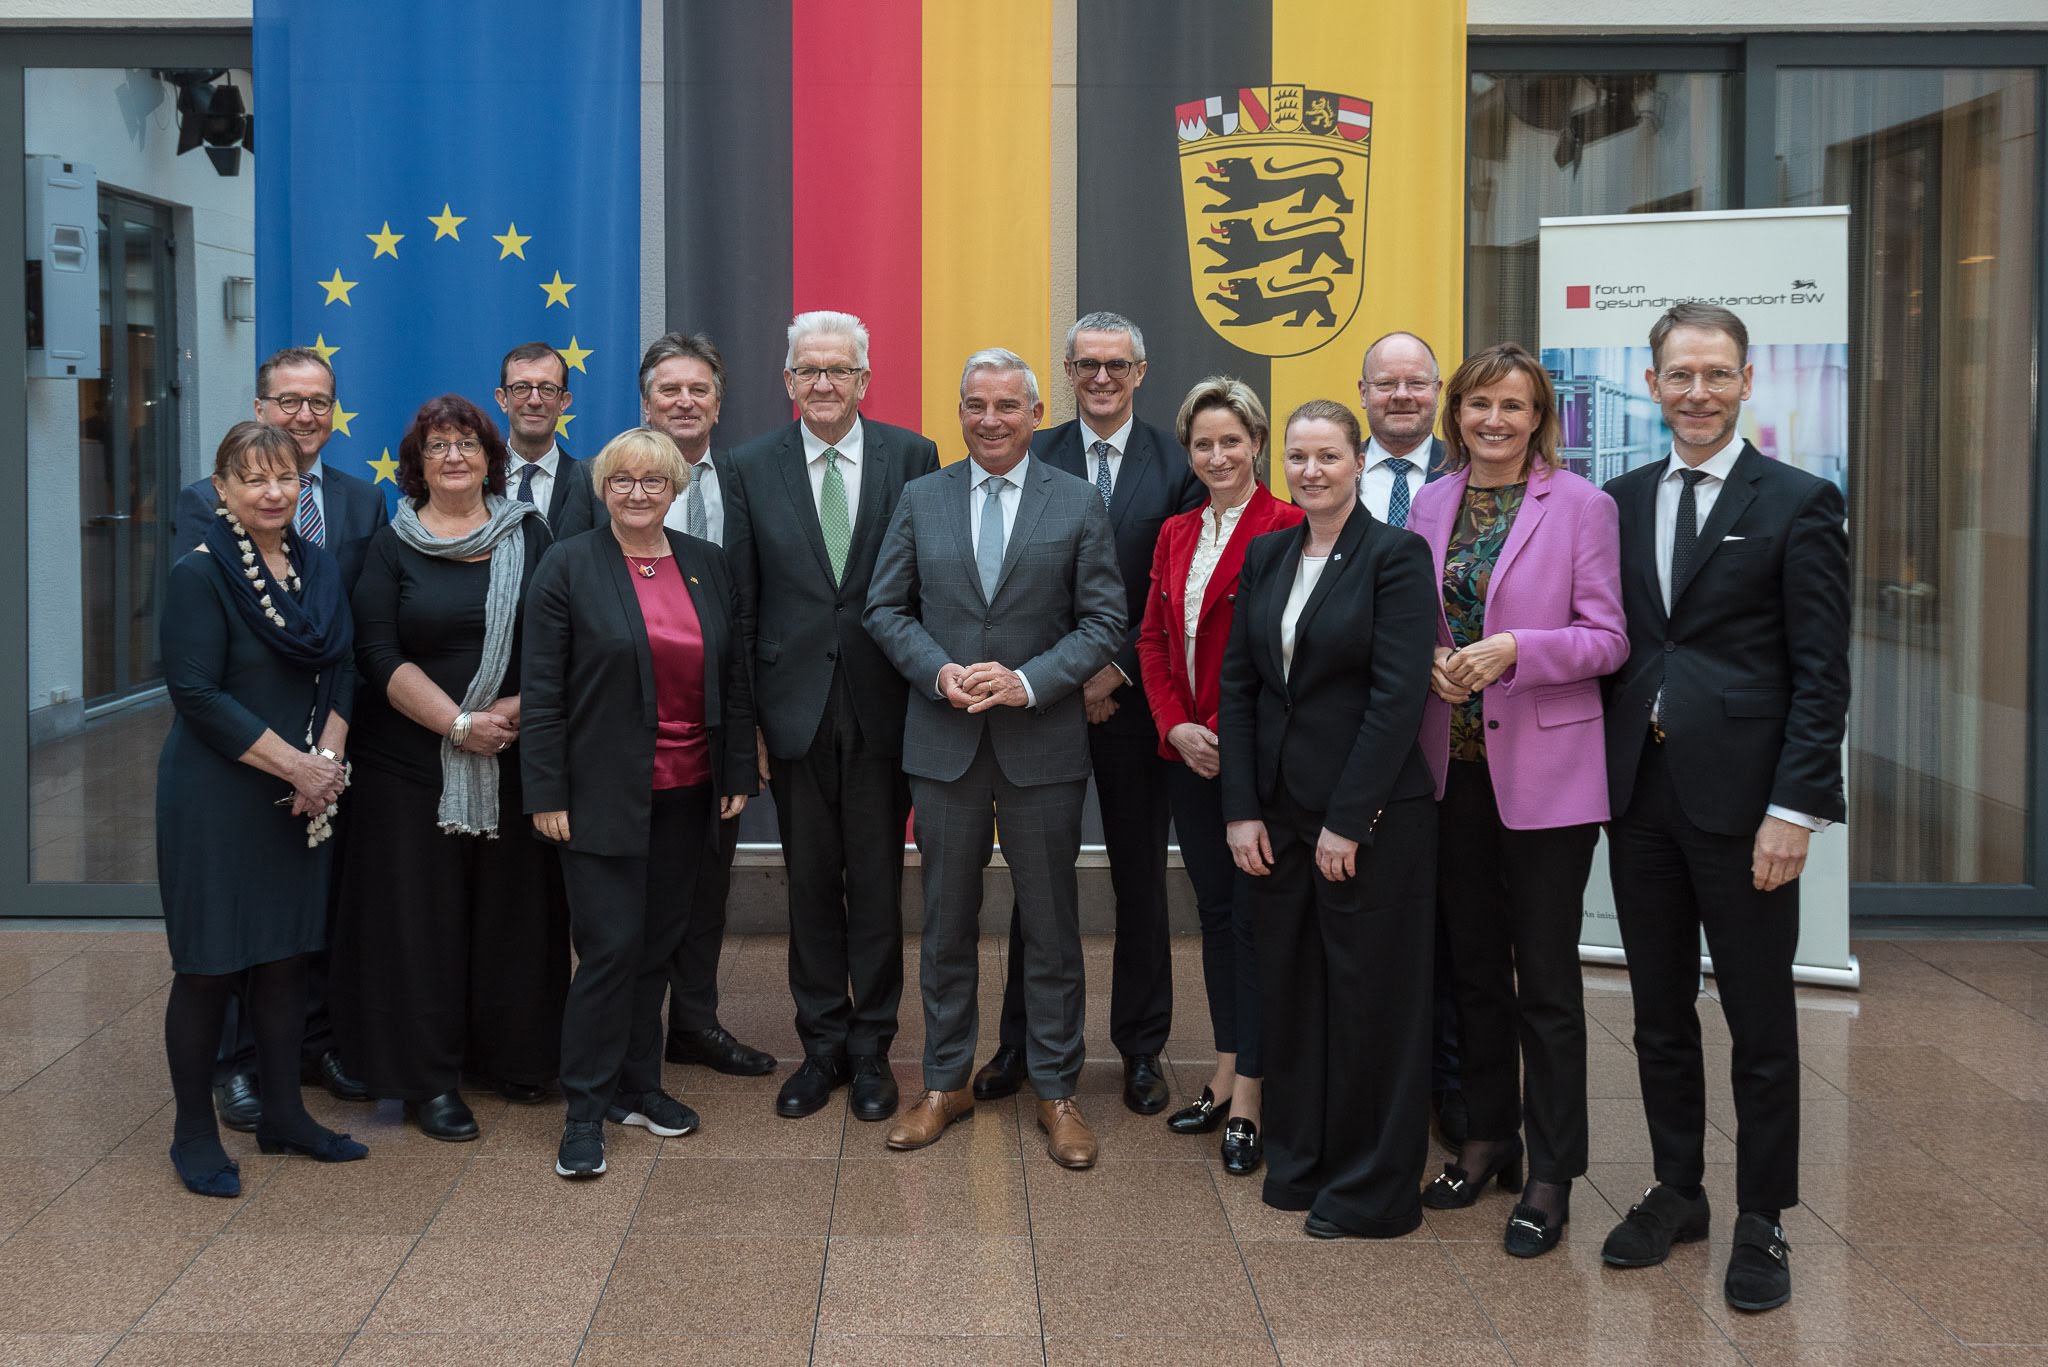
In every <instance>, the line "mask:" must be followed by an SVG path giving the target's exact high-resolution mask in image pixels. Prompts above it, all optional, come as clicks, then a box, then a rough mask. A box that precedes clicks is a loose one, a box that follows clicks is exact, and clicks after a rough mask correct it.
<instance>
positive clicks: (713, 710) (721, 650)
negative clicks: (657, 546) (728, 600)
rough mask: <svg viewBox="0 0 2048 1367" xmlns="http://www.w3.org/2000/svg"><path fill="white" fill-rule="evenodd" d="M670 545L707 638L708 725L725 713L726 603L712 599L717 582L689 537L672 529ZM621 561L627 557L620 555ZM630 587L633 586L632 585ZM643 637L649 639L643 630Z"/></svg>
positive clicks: (699, 632) (705, 702)
mask: <svg viewBox="0 0 2048 1367" xmlns="http://www.w3.org/2000/svg"><path fill="white" fill-rule="evenodd" d="M667 534H668V544H669V548H670V549H671V550H672V551H674V552H675V560H676V569H677V571H678V572H679V573H680V574H681V575H682V577H683V588H684V590H685V591H686V592H688V593H689V595H690V606H691V607H693V608H695V609H696V610H697V631H698V634H699V635H701V636H702V637H703V638H704V720H705V723H706V724H707V725H709V724H711V722H712V720H713V719H714V718H716V717H719V716H721V715H722V713H723V711H724V708H725V699H724V697H723V693H722V689H721V685H722V684H723V682H724V679H725V675H724V666H723V661H724V659H725V651H726V644H725V633H724V630H723V626H722V624H723V623H724V621H725V608H724V605H723V604H718V603H713V602H712V601H711V592H712V588H713V585H712V584H710V583H708V582H705V577H704V575H703V574H701V573H700V572H699V571H701V570H702V569H704V568H705V567H704V566H703V565H702V564H701V563H700V561H699V555H700V554H701V553H700V552H699V551H698V550H697V548H696V547H695V546H692V545H690V544H689V543H688V539H687V538H686V537H685V536H684V535H683V534H682V533H681V532H678V531H675V530H673V529H669V530H668V533H667ZM619 558H620V559H621V560H623V559H625V557H624V556H620V557H619ZM627 587H628V589H629V590H630V589H631V585H630V584H628V586H627ZM636 602H637V599H636ZM640 635H641V639H643V640H644V639H646V635H647V633H646V632H645V631H644V630H643V631H642V632H641V633H640Z"/></svg>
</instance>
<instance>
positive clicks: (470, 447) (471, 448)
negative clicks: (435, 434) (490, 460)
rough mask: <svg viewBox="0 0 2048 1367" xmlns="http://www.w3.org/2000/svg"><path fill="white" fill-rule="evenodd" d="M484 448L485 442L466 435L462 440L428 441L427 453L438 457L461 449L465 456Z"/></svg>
mask: <svg viewBox="0 0 2048 1367" xmlns="http://www.w3.org/2000/svg"><path fill="white" fill-rule="evenodd" d="M483 449H484V444H483V443H482V442H480V441H478V440H477V439H476V438H475V437H464V438H462V440H460V441H438V440H437V441H430V442H428V443H427V454H428V455H430V456H436V457H439V456H445V455H447V454H448V453H449V452H450V451H460V452H461V453H462V454H463V455H465V456H473V455H475V454H476V453H477V452H479V451H481V450H483Z"/></svg>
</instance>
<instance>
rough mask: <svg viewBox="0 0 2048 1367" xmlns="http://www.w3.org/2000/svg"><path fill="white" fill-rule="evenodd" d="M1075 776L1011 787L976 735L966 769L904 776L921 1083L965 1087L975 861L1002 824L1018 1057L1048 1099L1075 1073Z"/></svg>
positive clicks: (974, 948) (984, 856)
mask: <svg viewBox="0 0 2048 1367" xmlns="http://www.w3.org/2000/svg"><path fill="white" fill-rule="evenodd" d="M1086 789H1087V780H1086V779H1077V780H1075V781H1074V782H1071V783H1045V784H1034V785H1032V786H1030V787H1020V786H1018V785H1016V784H1014V783H1011V782H1010V781H1009V780H1008V779H1006V778H1004V777H1003V771H1002V767H1001V766H1000V765H999V764H997V763H996V758H995V752H994V750H993V749H992V748H991V746H990V744H989V740H988V737H987V735H986V734H985V733H984V735H983V737H982V741H981V748H980V750H978V751H977V752H976V753H975V756H974V762H973V763H971V764H970V765H968V766H967V772H966V773H964V774H962V775H961V776H960V777H959V778H957V779H954V780H953V781H951V782H940V781H938V780H936V779H928V778H918V777H916V776H915V775H913V776H912V777H911V780H910V797H911V802H912V805H913V806H914V808H915V811H916V818H917V844H918V849H919V851H920V853H921V857H922V859H923V866H924V945H923V953H922V956H921V958H920V960H919V963H920V971H919V977H920V979H921V986H922V988H923V992H924V1085H925V1086H926V1087H928V1088H933V1089H936V1090H938V1091H947V1092H950V1091H957V1090H958V1089H960V1088H962V1087H965V1086H966V1085H967V1083H968V1080H969V1078H970V1077H971V1076H972V1074H973V1071H974V1050H975V1044H976V1036H977V1033H978V1029H979V1026H980V1023H981V1016H980V1010H979V1007H978V1004H977V998H978V990H979V987H980V971H981V963H980V954H979V942H980V932H981V895H982V877H981V876H982V870H983V869H985V868H987V867H988V862H989V856H990V854H991V853H992V852H993V849H994V841H995V834H996V823H997V821H998V820H1000V821H1001V823H1002V836H1003V858H1004V861H1005V862H1006V863H1008V865H1009V867H1010V878H1011V881H1012V883H1013V884H1014V885H1015V887H1016V893H1017V913H1016V914H1017V918H1018V922H1019V924H1020V925H1021V926H1022V927H1023V931H1024V1017H1025V1040H1024V1058H1025V1063H1026V1065H1027V1068H1028V1071H1029V1073H1030V1077H1031V1085H1032V1086H1033V1088H1035V1089H1036V1090H1037V1092H1038V1095H1039V1096H1041V1097H1043V1098H1045V1099H1046V1100H1048V1101H1051V1100H1056V1099H1058V1098H1060V1097H1067V1096H1072V1095H1073V1094H1074V1085H1075V1083H1076V1082H1077V1081H1078V1080H1079V1078H1080V1076H1081V1062H1082V1058H1083V1056H1084V1053H1085V1051H1084V1049H1083V1047H1082V1042H1081V1030H1082V1022H1083V1013H1084V1011H1085V1008H1086V1002H1087V994H1086V991H1085V989H1084V985H1083V979H1082V974H1083V967H1082V962H1081V912H1080V896H1079V892H1078V890H1077V888H1076V885H1075V879H1074V861H1075V859H1076V858H1078V857H1079V855H1080V852H1081V803H1082V799H1083V795H1084V794H1085V792H1086Z"/></svg>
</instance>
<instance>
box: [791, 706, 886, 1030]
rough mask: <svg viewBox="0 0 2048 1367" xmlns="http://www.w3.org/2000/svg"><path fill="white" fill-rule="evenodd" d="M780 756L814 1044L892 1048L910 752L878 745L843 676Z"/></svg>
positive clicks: (799, 965)
mask: <svg viewBox="0 0 2048 1367" xmlns="http://www.w3.org/2000/svg"><path fill="white" fill-rule="evenodd" d="M768 765H769V770H770V772H771V773H772V774H773V776H774V780H775V782H774V787H773V792H774V796H775V817H776V821H777V823H778V824H779V825H780V826H781V828H782V858H783V863H784V864H785V866H786V867H787V870H788V875H789V993H790V996H791V997H793V998H794V999H795V1001H796V1033H797V1038H799V1039H800V1040H802V1041H803V1046H804V1052H805V1053H806V1054H813V1055H821V1056H832V1055H840V1054H887V1053H888V1052H889V1044H890V1042H891V1041H892V1040H894V1039H895V1038H896V1013H897V1008H898V1006H899V1005H900V1004H901V1002H902V1000H903V830H904V823H905V822H906V821H907V820H908V819H909V817H910V782H909V780H908V779H906V778H905V777H904V775H903V764H902V761H901V759H900V758H899V757H898V756H896V755H889V754H882V753H879V752H877V751H874V750H870V749H869V748H868V746H867V743H866V738H865V737H863V736H862V735H861V731H860V722H859V720H858V718H857V717H856V716H855V714H854V710H853V704H852V701H851V699H849V698H848V697H847V696H846V689H845V681H844V678H843V676H841V677H836V678H835V679H834V681H833V687H832V694H831V697H830V699H829V700H828V702H827V703H826V707H825V715H824V717H823V719H822V720H821V721H820V722H819V723H818V734H817V735H816V736H815V737H813V738H812V741H811V748H810V749H809V750H808V751H807V752H806V753H805V754H804V755H803V756H802V757H801V758H798V759H776V758H774V757H772V756H771V757H770V758H769V761H768ZM849 988H850V989H851V992H850V994H849Z"/></svg>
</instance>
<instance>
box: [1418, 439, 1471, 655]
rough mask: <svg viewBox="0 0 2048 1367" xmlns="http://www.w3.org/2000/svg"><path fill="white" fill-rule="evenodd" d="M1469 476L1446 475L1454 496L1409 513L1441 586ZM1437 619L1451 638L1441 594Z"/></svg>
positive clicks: (1449, 625) (1465, 474)
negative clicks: (1425, 515) (1423, 515)
mask: <svg viewBox="0 0 2048 1367" xmlns="http://www.w3.org/2000/svg"><path fill="white" fill-rule="evenodd" d="M1468 473H1469V472H1467V471H1465V470H1460V471H1458V472H1457V473H1455V474H1447V475H1445V476H1444V478H1445V479H1447V480H1449V481H1450V482H1451V484H1450V487H1451V492H1452V497H1450V498H1446V499H1440V500H1438V504H1439V505H1440V506H1432V507H1430V508H1427V509H1420V508H1418V509H1416V510H1415V511H1413V512H1410V513H1409V514H1408V530H1409V531H1411V532H1414V533H1416V534H1417V535H1419V536H1420V537H1421V538H1422V539H1423V540H1424V541H1427V542H1428V543H1429V558H1430V563H1431V564H1432V565H1434V566H1435V568H1436V580H1435V582H1436V583H1437V584H1439V585H1441V584H1442V583H1443V582H1444V561H1445V559H1446V558H1448V556H1449V554H1450V548H1451V534H1452V533H1453V532H1455V531H1457V530H1458V511H1459V509H1461V508H1463V507H1464V506H1465V481H1466V479H1467V478H1468ZM1417 513H1426V514H1427V516H1428V519H1429V520H1427V521H1422V520H1419V519H1418V517H1417ZM1437 620H1438V621H1440V622H1441V623H1443V628H1444V634H1445V635H1446V636H1448V635H1450V632H1451V621H1450V618H1448V617H1446V616H1444V611H1443V594H1442V593H1441V592H1439V593H1438V594H1437Z"/></svg>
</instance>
